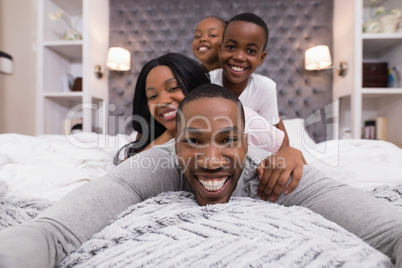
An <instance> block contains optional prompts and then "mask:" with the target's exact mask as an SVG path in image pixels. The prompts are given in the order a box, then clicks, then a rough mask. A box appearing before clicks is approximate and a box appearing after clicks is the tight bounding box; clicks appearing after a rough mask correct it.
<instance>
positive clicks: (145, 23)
mask: <svg viewBox="0 0 402 268" xmlns="http://www.w3.org/2000/svg"><path fill="white" fill-rule="evenodd" d="M241 12H253V13H255V14H257V15H259V16H261V17H262V18H263V19H264V20H265V21H266V22H267V24H268V28H269V31H270V33H269V35H270V37H269V40H268V46H267V51H268V55H267V57H266V59H265V62H264V63H263V64H262V65H261V66H260V67H259V68H257V71H256V72H257V73H260V74H262V75H266V76H268V77H270V78H272V79H273V80H274V81H275V82H277V89H278V102H279V103H278V105H279V112H280V114H281V116H282V118H284V119H290V118H295V117H299V118H305V119H306V118H308V117H309V116H310V115H312V114H313V113H315V112H316V111H317V110H322V111H323V110H324V108H325V106H326V105H328V104H329V103H330V102H331V96H332V88H331V87H332V86H331V85H332V72H331V71H329V70H323V71H320V72H311V71H306V70H305V69H304V67H303V65H304V52H305V50H306V49H308V48H310V47H312V46H315V45H319V44H325V45H329V47H330V48H331V47H332V12H333V1H329V0H248V1H247V0H230V1H228V0H220V1H217V0H204V1H196V0H169V1H166V0H136V1H132V0H110V46H121V47H124V48H126V49H128V50H130V52H131V55H132V68H131V70H130V71H129V72H125V73H117V72H110V75H109V94H110V104H114V105H115V106H116V109H115V110H114V111H110V115H111V116H129V115H130V114H131V109H132V107H131V102H132V98H133V94H134V88H135V83H136V79H137V76H138V73H139V72H140V70H141V68H142V66H143V65H144V64H145V63H146V62H147V61H148V60H150V59H152V58H155V57H158V56H161V55H163V54H165V53H167V52H178V53H182V54H185V55H187V56H190V57H192V58H194V56H193V53H192V49H191V43H192V38H193V32H194V29H195V27H196V25H197V24H198V22H199V21H200V20H201V19H202V18H204V17H206V16H218V17H221V18H223V19H225V20H228V19H230V18H231V17H232V16H234V15H236V14H238V13H241ZM323 118H325V116H323ZM115 121H116V122H117V121H118V120H115ZM116 124H117V123H116ZM326 124H328V122H326V121H325V120H324V119H323V120H321V121H320V122H317V123H314V124H311V125H310V126H308V127H307V131H308V132H309V134H310V135H311V136H312V137H313V139H314V140H315V141H317V142H319V141H324V140H326V139H327V128H326ZM118 131H120V132H121V131H122V129H121V127H120V130H119V128H118V127H116V126H113V125H112V126H110V129H109V133H110V134H115V133H116V132H118ZM123 131H124V129H123ZM125 131H126V132H127V131H129V130H128V129H126V130H125Z"/></svg>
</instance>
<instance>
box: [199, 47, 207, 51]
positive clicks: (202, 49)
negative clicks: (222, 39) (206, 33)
mask: <svg viewBox="0 0 402 268" xmlns="http://www.w3.org/2000/svg"><path fill="white" fill-rule="evenodd" d="M207 49H208V48H207V47H200V48H199V49H198V50H199V51H204V50H207Z"/></svg>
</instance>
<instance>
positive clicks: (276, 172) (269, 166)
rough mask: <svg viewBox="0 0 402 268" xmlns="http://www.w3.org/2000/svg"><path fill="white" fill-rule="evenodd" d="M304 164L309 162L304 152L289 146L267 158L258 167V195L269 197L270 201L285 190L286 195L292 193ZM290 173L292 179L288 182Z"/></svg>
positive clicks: (264, 197)
mask: <svg viewBox="0 0 402 268" xmlns="http://www.w3.org/2000/svg"><path fill="white" fill-rule="evenodd" d="M304 164H307V162H306V160H305V159H304V156H303V154H302V152H301V151H299V150H297V149H295V148H293V147H289V146H286V147H284V148H282V149H280V150H279V151H278V152H277V153H276V154H273V155H271V156H269V157H267V158H265V159H264V160H263V161H262V162H261V163H260V164H259V165H258V167H257V174H258V178H259V179H260V185H259V186H258V190H257V193H258V196H260V197H261V198H262V199H263V200H268V197H269V200H270V201H275V200H276V199H277V198H278V197H279V196H280V194H281V193H282V192H283V191H285V195H286V194H289V193H291V192H292V191H293V190H294V189H295V188H296V187H297V185H298V184H299V181H300V179H301V177H302V174H303V166H304ZM290 175H292V180H291V182H290V183H289V184H288V182H289V180H290ZM286 185H287V186H286ZM285 187H286V188H285Z"/></svg>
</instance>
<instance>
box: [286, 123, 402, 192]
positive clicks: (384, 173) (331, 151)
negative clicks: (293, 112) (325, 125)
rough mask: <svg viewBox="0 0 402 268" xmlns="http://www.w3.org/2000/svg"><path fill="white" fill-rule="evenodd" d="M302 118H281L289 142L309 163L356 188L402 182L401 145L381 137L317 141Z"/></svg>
mask: <svg viewBox="0 0 402 268" xmlns="http://www.w3.org/2000/svg"><path fill="white" fill-rule="evenodd" d="M303 122H304V120H303V119H299V118H296V119H290V120H284V123H285V127H286V130H287V132H288V135H289V140H290V145H291V146H293V147H295V148H297V149H299V150H301V151H302V152H303V155H304V157H305V158H306V161H307V163H308V164H309V165H312V166H314V167H316V168H317V169H319V170H321V171H322V172H323V173H324V174H325V175H327V176H329V177H331V178H333V179H335V180H338V181H341V182H343V183H346V184H349V185H351V186H353V187H356V188H360V189H362V188H366V187H368V186H377V185H380V184H402V149H400V148H399V147H398V146H396V145H395V144H393V143H390V142H386V141H381V140H364V139H350V140H329V141H325V142H321V143H318V144H316V143H315V142H314V141H313V140H312V139H311V138H310V137H309V136H308V134H307V132H306V131H304V128H303Z"/></svg>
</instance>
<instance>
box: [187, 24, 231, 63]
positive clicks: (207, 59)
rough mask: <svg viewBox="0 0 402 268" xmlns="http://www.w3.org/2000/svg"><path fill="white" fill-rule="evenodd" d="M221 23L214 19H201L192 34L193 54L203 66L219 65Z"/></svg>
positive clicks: (222, 27)
mask: <svg viewBox="0 0 402 268" xmlns="http://www.w3.org/2000/svg"><path fill="white" fill-rule="evenodd" d="M223 30H224V25H223V23H222V22H221V21H220V20H218V19H216V18H206V19H203V20H202V21H201V22H200V23H199V24H198V26H197V29H195V32H194V39H193V53H194V56H195V57H196V58H197V59H198V60H199V61H200V62H202V63H204V64H213V63H214V62H215V63H217V64H219V57H218V53H219V45H220V44H221V42H222V34H223Z"/></svg>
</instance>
